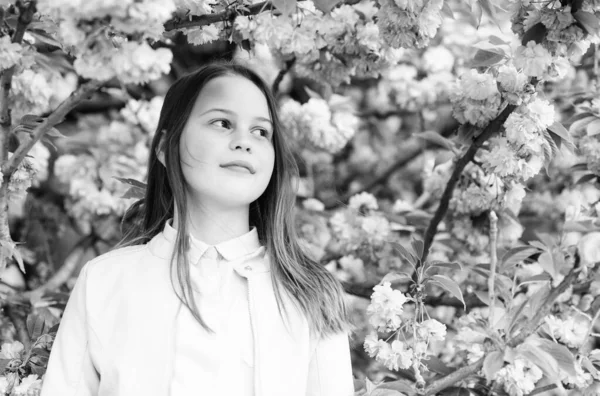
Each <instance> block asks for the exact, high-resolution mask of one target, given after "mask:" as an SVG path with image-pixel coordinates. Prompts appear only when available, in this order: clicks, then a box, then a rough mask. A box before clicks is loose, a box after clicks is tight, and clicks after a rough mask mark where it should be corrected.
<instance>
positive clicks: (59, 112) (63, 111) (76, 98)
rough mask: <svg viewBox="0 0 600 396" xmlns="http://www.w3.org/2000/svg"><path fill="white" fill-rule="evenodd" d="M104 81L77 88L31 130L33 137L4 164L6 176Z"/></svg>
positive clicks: (3, 170)
mask: <svg viewBox="0 0 600 396" xmlns="http://www.w3.org/2000/svg"><path fill="white" fill-rule="evenodd" d="M102 84H103V82H101V81H96V80H92V81H89V82H87V83H85V84H83V85H81V86H79V88H77V90H75V91H74V92H73V93H71V95H69V97H68V98H67V99H65V100H64V101H63V102H62V103H61V104H60V105H59V106H58V107H57V108H56V110H54V111H53V112H52V113H51V114H50V115H49V116H48V117H47V118H45V119H44V121H42V122H41V123H40V124H39V125H38V126H36V127H35V129H33V131H31V139H28V140H25V141H23V142H22V143H21V144H20V145H19V147H18V148H17V150H16V151H15V153H14V155H13V156H12V157H10V158H9V159H8V161H6V162H5V163H4V165H2V173H3V174H4V177H5V178H6V177H10V175H12V174H13V173H14V172H15V170H17V167H18V166H19V164H20V163H21V162H22V161H23V159H24V158H25V156H26V155H27V153H28V152H29V150H31V148H32V147H33V146H34V145H35V143H36V142H37V141H38V140H40V139H41V138H42V136H44V134H45V133H46V132H48V131H50V130H51V129H52V128H53V127H54V126H55V125H56V124H58V123H60V122H61V121H62V120H63V119H64V118H65V116H66V115H67V114H68V113H69V112H70V111H71V110H72V109H73V108H74V107H75V106H77V105H78V104H79V102H81V101H82V100H83V99H85V98H86V96H88V95H90V94H91V93H92V92H94V91H96V90H97V89H98V88H99V87H100V86H101V85H102Z"/></svg>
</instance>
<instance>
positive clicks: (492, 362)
mask: <svg viewBox="0 0 600 396" xmlns="http://www.w3.org/2000/svg"><path fill="white" fill-rule="evenodd" d="M503 366H504V357H503V353H502V352H500V351H492V352H490V353H489V354H488V355H487V356H486V357H485V360H484V361H483V374H484V375H485V379H486V380H487V381H488V382H491V381H493V380H494V377H495V376H496V373H497V372H498V371H500V369H501V368H502V367H503Z"/></svg>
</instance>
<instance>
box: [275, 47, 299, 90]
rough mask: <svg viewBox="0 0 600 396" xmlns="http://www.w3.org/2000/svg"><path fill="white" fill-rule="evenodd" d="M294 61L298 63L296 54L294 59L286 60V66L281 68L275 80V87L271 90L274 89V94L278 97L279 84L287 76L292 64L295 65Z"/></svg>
mask: <svg viewBox="0 0 600 396" xmlns="http://www.w3.org/2000/svg"><path fill="white" fill-rule="evenodd" d="M294 63H296V57H295V56H294V57H293V58H292V59H290V60H288V61H286V62H285V67H284V68H283V69H281V70H280V71H279V73H278V74H277V77H276V78H275V81H273V87H272V88H271V90H272V91H273V96H275V97H277V93H278V92H279V84H281V81H283V77H285V74H286V73H287V72H288V71H290V69H291V68H292V66H294Z"/></svg>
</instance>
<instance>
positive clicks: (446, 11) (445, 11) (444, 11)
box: [442, 1, 455, 19]
mask: <svg viewBox="0 0 600 396" xmlns="http://www.w3.org/2000/svg"><path fill="white" fill-rule="evenodd" d="M448 3H449V2H448V1H444V5H443V6H442V15H444V16H447V17H448V18H450V19H455V17H454V12H452V8H450V4H448Z"/></svg>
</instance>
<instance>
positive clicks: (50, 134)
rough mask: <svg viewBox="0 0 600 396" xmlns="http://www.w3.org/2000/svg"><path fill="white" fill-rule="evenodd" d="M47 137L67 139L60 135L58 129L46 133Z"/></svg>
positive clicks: (51, 129)
mask: <svg viewBox="0 0 600 396" xmlns="http://www.w3.org/2000/svg"><path fill="white" fill-rule="evenodd" d="M46 135H48V136H52V137H57V138H65V139H66V138H67V137H66V136H65V135H63V134H62V133H60V132H59V131H58V129H56V128H50V130H49V131H48V132H46Z"/></svg>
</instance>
